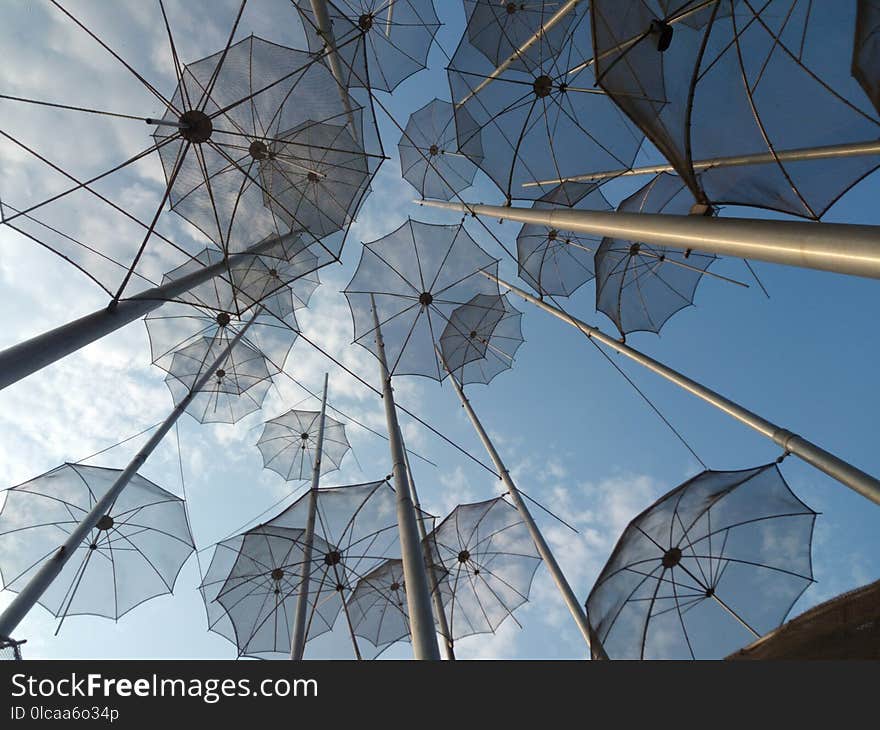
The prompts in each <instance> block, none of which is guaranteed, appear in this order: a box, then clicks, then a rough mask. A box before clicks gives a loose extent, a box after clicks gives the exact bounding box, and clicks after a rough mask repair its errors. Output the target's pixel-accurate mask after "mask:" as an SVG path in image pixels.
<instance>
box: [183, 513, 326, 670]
mask: <svg viewBox="0 0 880 730" xmlns="http://www.w3.org/2000/svg"><path fill="white" fill-rule="evenodd" d="M303 535H304V531H303V530H290V529H286V528H283V527H270V526H267V525H259V526H257V527H255V528H253V529H251V530H247V531H246V532H243V533H241V534H240V535H236V536H235V537H231V538H227V539H226V540H222V541H221V542H219V543H217V545H216V547H215V548H214V555H213V556H212V558H211V563H210V565H209V566H208V570H207V571H206V572H205V576H204V578H203V580H202V583H201V585H200V586H199V590H200V592H201V594H202V600H204V602H205V608H206V610H207V614H208V628H209V629H210V630H211V631H214V632H216V633H218V634H220V635H221V636H223V637H225V638H227V639H229V641H231V642H232V643H233V644H235V646H236V648H237V650H238V655H239V656H243V655H247V656H257V657H263V656H264V657H272V656H273V655H276V656H277V655H278V654H283V655H285V656H290V642H291V628H292V626H293V619H294V616H295V613H296V601H297V597H298V596H299V593H300V586H301V583H302V575H303V568H304V565H305V563H304V555H303V551H304V547H305V543H304V541H303ZM314 545H315V547H316V549H317V550H318V551H326V549H327V548H326V547H325V546H324V545H323V543H322V542H321V540H320V538H316V541H315V543H314ZM317 570H319V568H318V567H317V565H314V567H313V571H317ZM315 598H317V602H315V601H314V599H315ZM341 603H342V599H341V597H340V594H339V593H338V592H329V593H325V594H324V595H322V596H316V595H314V594H313V600H312V602H311V603H310V604H309V608H310V614H311V622H310V624H309V626H308V634H309V637H310V638H314V637H316V636H320V635H321V634H323V633H325V632H327V631H330V630H331V629H332V628H333V624H334V622H335V621H336V617H337V615H338V614H339V610H340V608H341Z"/></svg>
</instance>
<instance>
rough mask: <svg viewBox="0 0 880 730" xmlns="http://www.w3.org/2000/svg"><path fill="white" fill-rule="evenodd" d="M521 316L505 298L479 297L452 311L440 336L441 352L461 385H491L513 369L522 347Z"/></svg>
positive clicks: (503, 296) (485, 295)
mask: <svg viewBox="0 0 880 730" xmlns="http://www.w3.org/2000/svg"><path fill="white" fill-rule="evenodd" d="M521 320H522V312H520V311H519V310H518V309H516V308H515V307H514V306H513V305H512V304H511V303H510V300H509V299H508V297H507V296H506V295H502V296H498V295H495V294H477V295H476V296H475V297H474V298H473V299H471V300H470V301H469V302H467V303H466V304H463V305H462V306H460V307H458V308H457V309H456V310H455V311H453V313H452V316H451V317H450V318H449V322H448V323H447V324H446V327H445V328H444V329H443V334H441V335H440V352H441V354H442V355H443V361H444V362H445V363H446V367H447V368H448V369H449V372H450V373H451V374H452V375H453V377H455V379H456V380H457V381H458V382H459V383H461V384H462V385H467V384H468V383H484V384H488V383H489V381H490V380H492V378H494V377H495V376H496V375H498V373H500V372H502V371H504V370H507V369H508V368H510V367H512V366H513V356H514V354H515V353H516V351H517V350H518V349H519V346H520V345H521V344H522V343H523V336H522V324H521Z"/></svg>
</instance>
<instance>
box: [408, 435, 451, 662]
mask: <svg viewBox="0 0 880 730" xmlns="http://www.w3.org/2000/svg"><path fill="white" fill-rule="evenodd" d="M400 440H401V442H402V441H403V435H401V436H400ZM403 458H404V461H405V462H406V475H407V478H408V479H409V487H410V496H411V498H412V501H413V506H414V507H415V511H416V514H417V515H418V518H419V519H418V527H419V542H420V543H421V544H422V551H423V552H424V554H425V566H426V567H427V570H428V580H429V581H430V582H431V599H432V600H433V602H434V618H435V619H436V620H437V628H439V629H440V635H441V636H442V637H443V652H444V654H446V658H447V659H449V660H454V659H455V649H454V648H453V639H452V632H451V631H450V630H449V622H448V621H447V620H446V609H445V607H444V606H443V597H442V596H441V595H440V584H439V582H438V581H437V573H436V571H435V570H434V560H433V558H432V555H431V549H430V546H429V545H428V531H427V530H426V529H425V516H424V513H423V512H422V503H421V502H420V501H419V494H418V492H417V491H416V482H415V479H413V473H412V467H411V466H410V464H409V453H408V452H407V450H406V448H405V444H404V449H403Z"/></svg>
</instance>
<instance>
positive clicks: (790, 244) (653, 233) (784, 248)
mask: <svg viewBox="0 0 880 730" xmlns="http://www.w3.org/2000/svg"><path fill="white" fill-rule="evenodd" d="M416 202H418V203H421V204H423V205H427V206H429V207H432V208H444V209H446V210H455V211H459V212H463V213H470V214H471V215H475V216H487V217H491V218H500V219H506V220H511V221H519V222H521V223H536V224H538V225H544V226H549V227H551V228H556V229H557V230H563V231H573V232H575V233H587V234H590V235H594V236H606V237H609V238H619V239H622V240H624V241H639V242H643V243H649V244H652V245H656V246H665V247H667V248H674V249H679V250H683V251H691V250H696V251H703V252H705V253H714V254H717V255H719V256H736V257H738V258H743V259H754V260H757V261H767V262H770V263H773V264H786V265H788V266H801V267H803V268H807V269H819V270H820V271H833V272H836V273H838V274H850V275H852V276H863V277H866V278H870V279H880V226H865V225H854V224H848V223H810V222H807V221H788V220H761V219H752V218H715V217H711V216H701V215H663V214H656V213H620V212H593V211H585V210H571V209H565V210H556V209H547V210H542V209H540V208H513V207H504V206H500V205H480V204H476V203H447V202H445V201H439V200H419V201H416Z"/></svg>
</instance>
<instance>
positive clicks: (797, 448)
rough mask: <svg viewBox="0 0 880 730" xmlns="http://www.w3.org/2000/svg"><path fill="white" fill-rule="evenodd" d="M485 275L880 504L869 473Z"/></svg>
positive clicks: (878, 491) (878, 485)
mask: <svg viewBox="0 0 880 730" xmlns="http://www.w3.org/2000/svg"><path fill="white" fill-rule="evenodd" d="M483 275H484V276H486V277H487V278H489V279H491V280H492V281H496V282H498V284H500V285H501V286H503V287H505V288H506V289H508V290H510V291H511V292H513V293H514V294H516V295H517V296H518V297H521V298H522V299H525V300H526V301H527V302H531V303H532V304H534V305H536V306H537V307H540V308H541V309H543V310H544V311H545V312H549V313H550V314H552V315H553V316H554V317H558V318H559V319H561V320H562V321H563V322H566V323H568V324H569V325H571V326H572V327H574V328H576V329H579V330H580V331H581V332H583V333H584V334H585V335H586V336H587V337H589V338H591V339H593V340H595V341H597V342H601V343H602V344H603V345H605V346H606V347H609V348H610V349H612V350H614V351H615V352H618V353H620V354H621V355H624V356H625V357H628V358H629V359H630V360H632V361H634V362H637V363H639V365H642V366H643V367H646V368H647V369H648V370H650V371H652V372H654V373H656V374H657V375H659V376H661V377H663V378H666V380H668V381H669V382H671V383H675V384H676V385H677V386H679V387H680V388H682V389H684V390H686V391H688V392H689V393H691V394H693V395H695V396H697V398H700V399H701V400H703V401H705V402H706V403H708V404H710V405H712V406H714V407H715V408H717V409H718V410H719V411H721V412H723V413H726V414H727V415H729V416H732V417H733V418H735V419H736V420H737V421H739V422H740V423H744V424H745V425H746V426H748V427H749V428H751V429H753V430H755V431H757V432H758V433H760V434H761V435H762V436H765V437H766V438H768V439H770V440H771V441H773V443H775V444H777V445H779V446H781V447H782V448H783V449H784V450H785V451H786V452H788V453H791V454H794V455H795V456H797V457H799V458H801V459H803V460H804V461H805V462H807V463H808V464H811V465H812V466H814V467H816V468H817V469H819V470H820V471H822V472H825V473H826V474H827V475H828V476H830V477H831V478H833V479H836V480H837V481H838V482H840V483H841V484H843V485H844V486H847V487H849V488H850V489H852V490H853V491H855V492H858V493H859V494H861V495H862V496H863V497H865V498H866V499H870V500H871V501H872V502H874V503H875V504H880V481H878V480H877V479H876V478H874V477H872V476H871V475H870V474H866V473H865V472H863V471H862V470H861V469H858V468H856V467H855V466H853V465H852V464H850V463H848V462H846V461H844V460H843V459H840V458H839V457H837V456H835V455H834V454H832V453H830V452H828V451H826V450H825V449H823V448H821V447H819V446H817V445H816V444H814V443H812V442H810V441H807V440H806V439H805V438H802V437H801V436H798V435H797V434H795V433H792V432H791V431H789V430H788V429H785V428H782V427H781V426H777V425H776V424H775V423H772V422H771V421H768V420H767V419H765V418H762V417H761V416H759V415H757V414H756V413H753V412H752V411H750V410H748V409H746V408H743V407H742V406H741V405H739V404H738V403H734V402H733V401H732V400H730V399H728V398H725V397H724V396H723V395H720V394H719V393H717V392H715V391H714V390H711V389H710V388H707V387H706V386H704V385H702V384H700V383H698V382H697V381H695V380H691V379H690V378H689V377H687V376H686V375H682V374H681V373H680V372H678V371H677V370H673V369H672V368H670V367H668V366H667V365H664V364H663V363H661V362H658V361H657V360H655V359H654V358H652V357H649V356H648V355H645V354H644V353H642V352H640V351H639V350H636V349H635V348H633V347H630V346H629V345H627V344H625V343H623V342H620V341H619V340H616V339H615V338H614V337H611V336H609V335H607V334H605V333H604V332H602V330H600V329H599V328H598V327H593V326H592V325H589V324H587V323H586V322H583V321H582V320H580V319H577V318H576V317H573V316H572V315H570V314H568V313H567V312H564V311H562V310H561V309H559V308H557V307H554V306H553V305H552V304H548V303H547V302H544V301H541V300H540V299H539V298H538V297H536V296H533V295H532V294H529V293H528V292H527V291H524V290H522V289H520V288H519V287H516V286H514V285H513V284H509V283H507V282H506V281H503V280H502V279H499V278H498V277H497V276H495V275H494V274H490V273H488V272H485V271H484V272H483Z"/></svg>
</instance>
